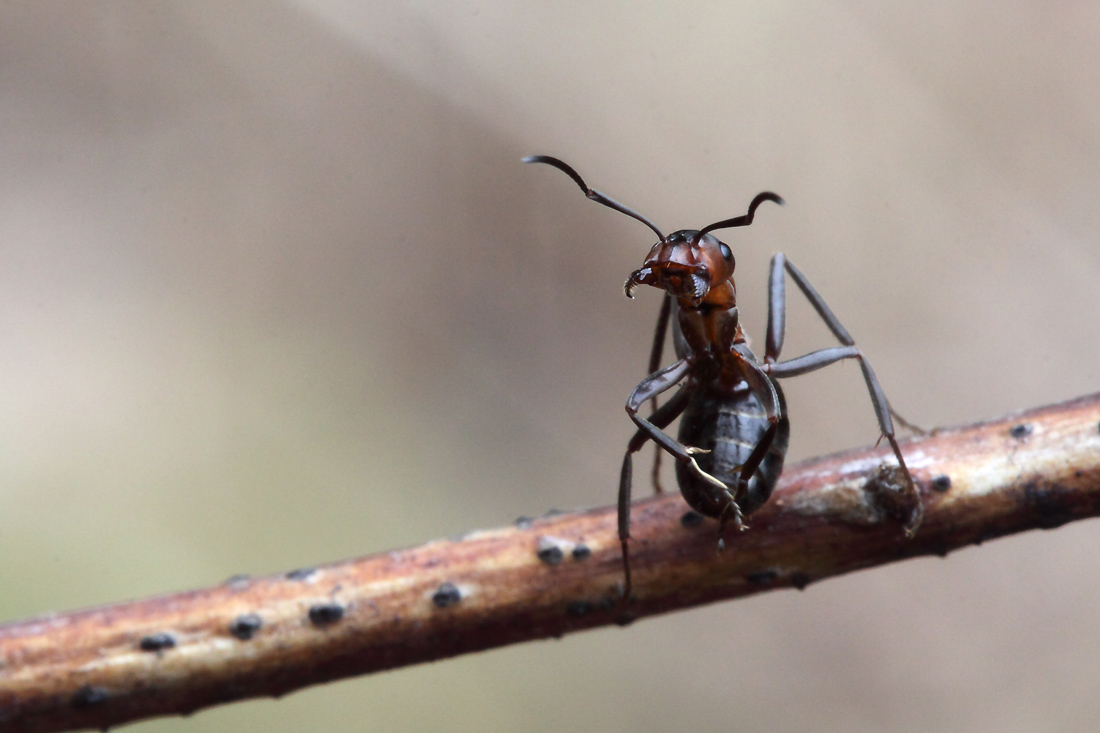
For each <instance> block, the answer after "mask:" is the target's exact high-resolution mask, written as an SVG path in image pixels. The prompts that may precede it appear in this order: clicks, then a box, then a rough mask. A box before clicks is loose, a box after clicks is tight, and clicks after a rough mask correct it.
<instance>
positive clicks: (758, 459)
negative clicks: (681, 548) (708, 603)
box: [719, 352, 783, 547]
mask: <svg viewBox="0 0 1100 733" xmlns="http://www.w3.org/2000/svg"><path fill="white" fill-rule="evenodd" d="M734 354H735V355H736V358H737V359H738V360H739V361H740V362H741V373H742V375H744V377H745V381H746V383H747V384H748V385H749V388H750V389H751V390H752V391H753V393H754V394H755V395H756V397H757V399H759V400H760V404H761V405H762V406H763V408H764V413H765V415H766V416H767V418H768V423H769V425H768V429H767V430H766V431H764V435H762V436H761V437H760V440H759V441H758V442H757V444H756V445H755V446H754V447H753V449H752V452H751V453H750V454H749V457H748V459H746V461H745V462H744V463H743V464H741V467H740V470H739V472H738V478H737V492H736V499H737V502H741V501H745V500H746V499H748V498H750V497H749V481H750V480H751V479H752V476H753V474H754V473H756V469H757V468H759V467H760V464H761V463H762V462H763V461H764V456H765V455H767V452H768V449H770V448H771V446H772V443H773V442H774V441H775V436H776V434H777V433H778V431H779V421H780V419H781V418H782V409H783V408H782V403H781V402H780V400H779V393H778V392H777V391H776V387H775V385H774V384H773V383H772V381H771V380H770V379H769V378H768V377H767V376H766V375H765V373H764V369H763V368H762V367H761V366H760V365H758V364H756V363H754V362H752V361H750V360H749V359H746V358H745V357H744V356H742V355H741V354H739V353H737V352H734ZM765 498H766V497H765ZM737 502H735V503H734V512H733V520H734V523H735V524H736V525H737V527H738V528H739V529H745V526H744V525H743V524H742V522H741V520H740V514H741V506H740V504H739V503H737ZM760 503H763V502H762V501H761V502H759V503H755V506H759V504H760ZM755 506H754V502H752V501H750V502H749V509H748V511H752V510H753V509H754V508H755ZM727 520H728V518H727V517H726V516H725V512H723V516H722V517H720V518H719V547H721V545H722V540H721V531H722V527H724V526H725V523H726V521H727Z"/></svg>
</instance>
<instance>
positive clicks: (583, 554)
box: [573, 542, 592, 560]
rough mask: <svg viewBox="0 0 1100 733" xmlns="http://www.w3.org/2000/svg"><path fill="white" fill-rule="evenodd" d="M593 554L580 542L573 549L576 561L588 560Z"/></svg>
mask: <svg viewBox="0 0 1100 733" xmlns="http://www.w3.org/2000/svg"><path fill="white" fill-rule="evenodd" d="M591 554H592V550H591V549H590V548H589V547H588V545H586V544H584V543H583V542H578V543H577V545H576V546H575V547H574V548H573V559H574V560H586V559H588V557H589V556H590V555H591Z"/></svg>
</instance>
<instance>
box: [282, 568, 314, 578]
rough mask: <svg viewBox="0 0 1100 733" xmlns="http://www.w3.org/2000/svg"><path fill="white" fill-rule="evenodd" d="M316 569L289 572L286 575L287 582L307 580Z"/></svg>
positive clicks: (300, 569) (299, 569)
mask: <svg viewBox="0 0 1100 733" xmlns="http://www.w3.org/2000/svg"><path fill="white" fill-rule="evenodd" d="M316 572H317V570H316V568H298V569H297V570H291V571H290V572H289V573H287V574H286V579H287V580H308V579H309V577H310V576H311V575H313V574H314V573H316Z"/></svg>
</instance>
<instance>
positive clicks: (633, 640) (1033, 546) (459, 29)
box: [0, 0, 1100, 733]
mask: <svg viewBox="0 0 1100 733" xmlns="http://www.w3.org/2000/svg"><path fill="white" fill-rule="evenodd" d="M0 18H2V22H0V186H2V192H0V553H2V557H3V558H4V561H3V563H0V618H2V619H7V620H10V619H17V618H22V617H27V616H32V615H36V614H41V613H45V612H48V611H51V610H64V609H71V608H78V607H85V606H89V605H95V604H101V603H107V602H111V601H117V600H122V599H128V598H135V597H142V596H147V595H152V594H159V593H164V592H169V591H175V590H182V589H187V588H190V587H196V586H206V585H211V584H215V583H218V582H220V581H222V580H223V579H225V578H226V577H228V576H230V575H233V574H235V573H257V574H258V573H269V572H276V571H279V570H286V569H289V568H294V567H300V566H303V565H309V564H314V563H320V562H326V561H333V560H338V559H343V558H346V557H352V556H357V555H362V554H367V553H371V552H376V551H382V550H386V549H389V548H393V547H399V546H407V545H413V544H418V543H420V542H423V541H426V540H429V539H432V538H436V537H440V536H444V535H448V534H453V533H457V532H461V531H464V530H467V529H472V528H479V527H492V526H497V525H501V524H505V523H508V522H510V521H512V520H513V519H514V518H516V517H517V516H520V515H535V514H540V513H542V512H544V511H546V510H548V509H550V508H560V509H566V508H575V507H587V506H594V505H601V504H610V503H612V502H613V501H614V499H615V492H616V486H617V479H618V470H619V465H620V460H621V455H622V450H623V448H624V446H625V443H626V440H627V438H628V437H629V436H630V434H631V432H632V430H631V426H630V424H629V423H628V421H627V418H626V416H625V415H624V413H623V403H624V402H625V399H626V397H627V395H628V394H629V392H630V391H631V389H632V388H633V387H634V385H635V384H636V383H637V382H638V381H639V379H640V378H641V377H642V376H644V373H645V365H646V360H647V356H648V352H649V344H650V338H651V333H652V327H653V323H654V319H655V317H656V313H657V309H658V306H659V302H660V299H659V297H658V294H657V293H656V291H652V290H647V291H644V292H641V293H639V297H638V299H637V300H634V301H628V300H627V299H626V298H625V297H623V293H622V283H623V281H624V279H625V278H626V276H627V274H628V273H629V272H630V271H631V270H633V269H634V268H636V267H638V266H639V265H640V263H641V261H642V259H643V258H644V256H645V254H646V253H647V252H648V249H649V247H650V245H651V244H652V243H653V235H652V233H651V232H649V230H647V229H646V228H645V227H644V226H642V225H641V224H639V223H637V222H635V221H632V220H630V219H628V218H626V217H624V216H621V215H618V214H616V213H614V212H612V211H610V210H608V209H605V208H602V207H599V206H596V205H594V204H592V203H591V202H588V201H586V200H585V199H584V197H583V196H582V195H581V193H580V192H579V191H578V190H577V189H576V187H575V186H574V184H573V183H572V182H570V181H569V180H568V179H567V178H566V177H565V176H564V175H562V174H561V173H560V172H558V171H554V170H551V169H549V168H546V167H531V166H523V165H521V164H520V162H519V160H520V157H521V156H523V155H527V154H532V153H546V154H552V155H556V156H559V157H561V158H564V159H565V160H567V161H568V162H570V163H571V164H572V165H574V166H575V167H576V168H577V169H578V170H579V171H580V172H581V173H582V175H584V176H585V177H586V178H587V179H588V183H589V184H590V185H592V186H594V187H596V188H598V189H600V190H602V191H604V192H605V193H607V194H609V195H611V196H613V197H615V198H617V199H619V200H621V201H623V202H625V203H627V204H628V205H630V206H632V207H634V208H636V209H637V210H639V211H641V212H643V213H644V214H646V215H647V216H649V217H650V218H651V219H653V220H654V221H655V222H656V223H657V224H658V226H660V227H662V228H663V229H664V230H665V231H669V230H674V229H679V228H692V227H695V228H697V227H699V226H702V225H704V224H707V223H710V222H712V221H715V220H718V219H722V218H726V217H729V216H733V215H736V214H740V213H743V212H744V210H745V206H746V204H747V203H748V201H749V200H750V199H751V197H752V196H753V195H754V194H755V193H756V192H758V191H760V190H764V189H770V190H774V191H777V192H779V193H781V194H782V195H783V196H784V197H785V198H786V200H787V206H785V207H783V208H781V209H780V208H778V207H770V208H769V207H764V208H762V209H761V210H760V213H759V214H758V216H757V220H756V223H755V224H754V225H753V226H752V227H751V228H749V229H741V230H736V231H732V232H727V233H726V234H725V235H723V239H725V241H727V242H729V243H730V244H731V245H732V246H733V248H734V250H735V252H736V255H737V262H738V278H737V283H738V288H739V292H738V294H739V303H740V306H741V312H742V314H743V321H744V322H745V324H746V327H747V329H748V332H749V334H750V335H755V336H756V337H757V343H760V342H761V341H760V340H761V339H762V336H763V325H764V320H765V317H766V303H765V288H764V285H765V280H766V271H767V263H768V259H769V257H770V256H771V254H772V252H774V251H776V250H780V249H781V250H783V251H785V252H786V253H787V254H788V255H789V256H790V258H791V259H792V260H793V261H794V262H795V263H796V264H797V265H798V266H799V267H800V268H801V269H802V270H803V272H805V273H806V275H807V276H808V277H809V278H810V279H811V281H812V282H813V283H814V284H815V285H816V286H817V287H818V289H819V290H820V291H821V293H823V294H824V296H825V297H826V299H827V300H828V301H829V303H830V304H831V305H832V307H833V309H834V310H835V311H836V313H837V314H838V316H839V317H840V318H841V320H842V321H843V322H844V324H845V325H846V326H847V327H848V329H849V330H850V331H851V332H852V334H853V335H854V336H855V337H856V339H857V341H858V343H859V344H860V345H861V346H862V347H863V349H864V350H865V352H866V353H867V354H868V355H869V356H870V358H871V360H872V362H873V364H874V366H875V369H876V371H877V372H878V375H879V377H880V379H881V381H882V383H883V386H884V388H885V390H886V392H887V394H888V395H889V396H890V398H891V400H892V402H893V403H894V405H895V406H896V407H897V409H898V410H899V411H900V412H901V413H902V414H904V415H906V416H907V417H909V418H910V419H911V420H913V421H916V422H918V423H920V424H923V425H926V426H935V425H951V424H956V423H965V422H971V421H975V420H978V419H983V418H990V417H994V416H998V415H1002V414H1004V413H1008V412H1011V411H1015V410H1019V409H1023V408H1027V407H1032V406H1037V405H1041V404H1045V403H1051V402H1056V401H1060V400H1064V399H1067V398H1071V397H1075V396H1078V395H1082V394H1086V393H1090V392H1093V391H1095V390H1097V389H1098V388H1100V324H1098V321H1100V296H1098V293H1097V287H1096V283H1097V282H1098V280H1100V244H1098V240H1100V206H1098V205H1097V201H1098V200H1100V46H1098V45H1097V43H1096V38H1097V34H1098V32H1100V9H1098V8H1097V6H1096V5H1095V4H1092V3H1073V2H1067V3H1057V4H1053V5H1043V4H1034V3H1018V2H1009V3H1007V4H1004V3H1003V4H1000V5H999V6H998V7H997V8H996V11H995V12H992V8H991V6H990V5H989V4H988V3H980V2H959V1H958V0H955V1H953V2H938V3H921V4H919V5H912V6H908V7H903V6H900V5H883V4H881V3H873V2H856V1H853V2H842V3H833V4H829V5H816V4H814V5H811V4H803V3H760V4H742V3H712V2H699V1H691V0H682V1H681V2H677V3H675V4H673V3H669V4H664V5H661V6H654V7H647V8H645V9H642V8H641V6H638V5H637V4H635V3H627V2H595V3H561V2H553V3H551V2H528V3H523V4H518V3H508V2H490V3H470V2H445V1H441V0H433V1H432V2H405V3H362V2H347V1H343V0H328V1H321V0H318V1H315V2H311V1H308V0H300V1H299V2H289V1H288V2H253V1H244V2H238V3H233V4H231V5H225V4H222V3H215V2H187V3H158V4H149V3H143V2H109V3H108V2H85V3H80V4H72V3H64V4H61V3H57V4H54V3H50V4H46V3H37V2H7V3H4V4H3V5H2V6H0ZM791 292H792V297H791V303H790V307H789V318H788V337H787V344H786V349H787V350H786V353H787V355H789V356H793V355H796V354H798V353H803V352H805V351H808V350H810V349H813V348H820V347H822V346H827V345H831V344H832V343H833V342H832V341H831V337H830V335H829V333H828V331H827V330H826V329H825V328H824V326H823V325H822V324H821V323H820V322H819V321H818V319H817V318H816V317H815V316H814V314H813V311H812V310H811V309H810V308H809V307H808V306H807V305H806V304H805V302H804V301H803V300H801V297H800V296H798V295H797V292H796V291H793V290H792V291H791ZM785 389H786V390H787V399H788V402H789V405H790V412H791V417H792V425H793V435H792V447H791V451H790V459H791V460H798V459H802V458H806V457H810V456H813V455H816V454H819V453H823V452H829V451H835V450H840V449H844V448H850V447H855V446H859V445H864V444H869V443H873V442H874V441H875V439H876V438H877V431H876V426H875V421H874V417H873V414H872V411H871V407H870V403H869V400H868V397H867V394H866V391H865V388H864V387H863V385H862V380H861V379H860V375H859V370H858V369H857V368H856V367H855V365H853V364H846V365H840V366H836V367H833V368H831V369H829V370H826V371H824V372H819V373H816V374H813V375H809V376H805V377H802V378H799V379H796V380H792V381H788V382H786V384H785ZM648 455H649V453H647V454H646V456H647V458H646V459H645V460H649V459H648ZM666 463H667V462H666ZM666 467H667V466H666ZM670 480H671V479H670ZM639 493H644V488H643V487H641V486H640V487H639ZM1098 540H1100V524H1097V523H1095V522H1083V523H1079V524H1077V525H1072V526H1068V527H1065V528H1062V529H1059V530H1057V531H1053V532H1033V533H1030V534H1027V535H1023V536H1019V537H1014V538H1008V539H1004V540H998V541H996V542H992V543H989V544H987V545H985V546H982V547H980V548H971V549H967V550H964V551H961V552H958V553H956V554H953V555H951V556H949V557H948V558H947V559H921V560H914V561H910V562H905V563H901V564H898V565H894V566H891V567H887V568H882V569H878V570H874V571H869V572H864V573H858V574H855V575H852V576H849V577H845V578H840V579H835V580H831V581H828V582H823V583H820V584H818V585H813V586H811V587H810V588H808V589H807V590H806V591H805V592H802V593H798V592H795V591H782V592H777V593H773V594H768V595H763V596H760V597H756V598H752V599H749V600H745V601H740V602H736V603H727V604H720V605H716V606H712V607H708V608H704V609H700V610H694V611H690V612H685V613H679V614H673V615H670V616H667V617H663V618H657V619H651V620H646V621H643V622H640V623H637V624H635V625H634V626H632V627H630V628H628V629H619V628H614V629H606V630H599V631H594V632H587V633H582V634H577V635H574V636H570V637H567V638H565V639H562V640H560V641H555V642H544V643H535V644H527V645H523V646H518V647H514V648H509V649H503V650H499V651H493V652H487V653H482V654H478V655H473V656H468V657H464V658H460V659H455V660H450V661H445V662H440V663H436V664H432V665H426V666H421V667H417V668H412V669H406V670H400V671H396V672H390V673H385V674H379V675H375V676H371V677H364V678H360V679H354V680H348V681H344V682H339V683H336V684H331V685H327V686H324V687H320V688H313V689H310V690H306V691H303V692H300V693H297V694H294V695H291V696H290V697H288V698H286V699H283V700H279V701H269V700H262V701H252V702H246V703H241V704H236V705H230V706H225V707H222V708H218V709H214V710H209V711H204V712H200V713H198V714H196V715H194V716H192V717H190V718H188V719H186V720H164V721H153V722H149V723H143V724H138V725H136V726H134V727H132V728H128V729H127V730H134V731H169V730H171V731H176V730H178V731H188V732H196V733H197V732H198V731H251V730H256V731H261V730H262V731H273V730H274V731H299V730H318V729H326V728H327V729H331V730H379V731H383V730H394V731H401V730H425V729H433V730H434V729H443V730H454V731H485V730H490V731H496V730H500V731H514V730H531V731H551V730H553V731H558V730H600V731H619V730H671V729H678V730H689V729H690V730H700V731H705V730H743V731H763V730H769V731H774V730H798V729H803V730H805V729H811V728H812V729H814V730H819V731H852V730H887V729H888V730H899V731H924V730H932V729H937V730H996V731H1011V730H1021V731H1033V730H1040V729H1042V730H1086V729H1093V730H1094V729H1095V725H1096V723H1097V721H1098V720H1100V696H1098V695H1097V694H1096V692H1097V682H1096V681H1097V678H1098V674H1100V662H1098V661H1097V660H1100V625H1098V624H1097V623H1096V618H1097V612H1098V608H1100V585H1098V584H1097V583H1096V573H1097V569H1098V567H1100V544H1098Z"/></svg>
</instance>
